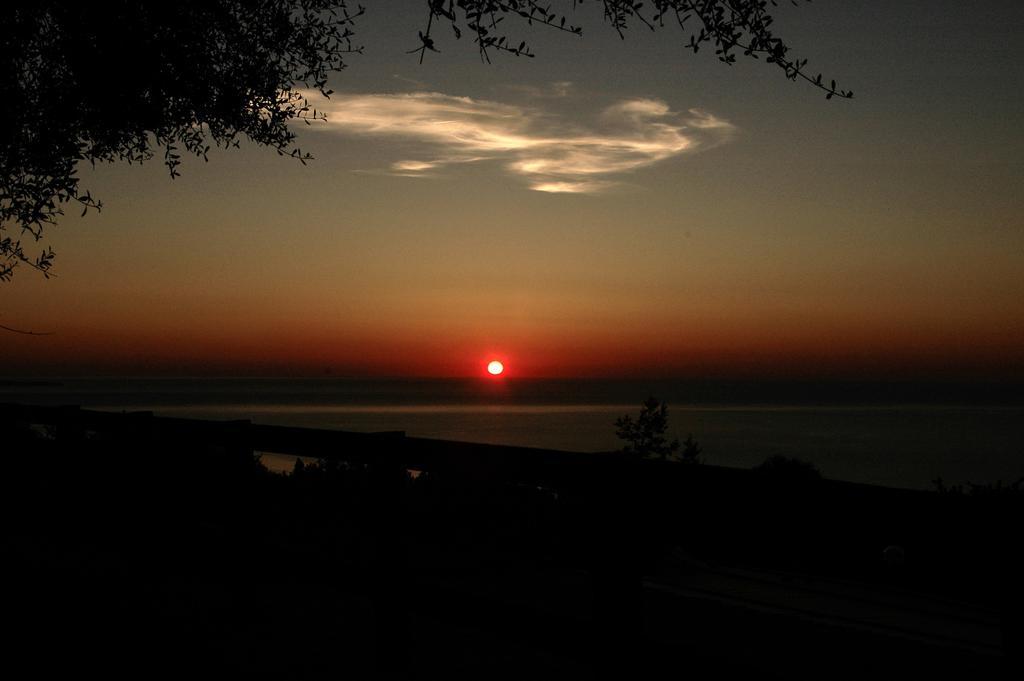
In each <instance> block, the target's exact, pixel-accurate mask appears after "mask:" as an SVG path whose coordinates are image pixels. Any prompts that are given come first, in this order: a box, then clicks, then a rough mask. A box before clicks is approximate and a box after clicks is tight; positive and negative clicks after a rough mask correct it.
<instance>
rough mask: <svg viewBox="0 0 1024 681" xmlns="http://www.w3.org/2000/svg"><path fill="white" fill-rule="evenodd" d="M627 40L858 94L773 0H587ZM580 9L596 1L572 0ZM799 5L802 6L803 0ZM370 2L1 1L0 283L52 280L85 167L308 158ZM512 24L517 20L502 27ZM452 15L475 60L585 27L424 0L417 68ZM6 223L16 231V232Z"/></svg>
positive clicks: (540, 12)
mask: <svg viewBox="0 0 1024 681" xmlns="http://www.w3.org/2000/svg"><path fill="white" fill-rule="evenodd" d="M598 1H600V6H601V8H602V9H603V20H604V22H605V23H607V24H609V25H610V26H611V27H612V28H613V29H614V30H615V31H616V32H617V33H618V34H619V35H620V36H624V34H625V31H626V30H627V29H628V27H629V26H631V25H633V24H636V23H639V24H640V25H641V26H644V27H646V28H648V29H649V30H655V29H657V28H661V27H663V26H665V24H666V23H669V22H671V23H674V24H675V25H676V26H677V27H678V28H679V29H681V30H682V32H683V35H684V37H686V38H687V39H688V42H687V43H686V47H688V48H689V49H691V50H692V51H693V52H697V51H698V50H699V49H700V47H701V46H702V45H706V44H707V45H710V46H712V47H713V48H714V50H715V54H716V55H717V57H718V59H719V60H720V61H722V62H724V63H726V64H733V63H735V61H736V60H737V55H742V56H745V57H749V58H753V59H759V58H761V57H764V60H765V61H766V62H768V63H771V64H774V65H776V66H778V67H780V68H781V69H782V70H783V71H784V74H785V76H786V77H787V78H789V79H791V80H803V81H806V82H808V83H810V84H811V85H813V86H814V87H816V88H818V89H820V90H822V91H824V92H825V94H826V97H828V98H830V99H831V98H832V97H833V96H838V97H844V98H849V97H852V96H853V93H852V92H850V91H849V90H841V89H839V88H838V87H837V86H836V84H835V81H830V82H829V83H828V84H826V83H825V81H824V79H823V78H822V76H821V75H820V74H818V75H815V76H811V75H810V74H809V73H808V72H806V71H805V68H806V65H807V60H805V59H798V58H793V57H791V56H790V55H789V47H788V46H787V45H786V44H785V43H784V42H783V41H782V40H781V39H779V38H777V37H776V36H775V35H774V34H773V32H772V23H773V18H772V12H771V10H772V8H773V7H775V6H776V2H775V0H653V2H651V3H650V5H645V4H644V2H642V1H641V0H592V1H591V4H592V5H597V4H598ZM563 4H564V5H565V6H566V11H574V10H575V9H576V8H577V6H580V5H583V4H585V0H563ZM794 4H796V2H795V0H794ZM365 12H366V10H365V8H364V7H363V6H362V5H355V4H353V3H352V2H351V0H268V1H266V2H261V3H250V2H244V0H178V1H176V2H173V3H170V2H146V1H145V0H119V1H115V2H109V3H63V2H56V1H54V0H35V1H33V2H27V1H25V0H12V2H8V3H6V4H5V5H4V7H3V8H2V9H0V21H2V22H3V25H4V31H3V32H2V33H0V92H2V93H3V94H4V99H5V106H4V107H3V108H2V110H0V282H5V281H9V280H10V279H11V277H12V276H13V274H14V272H15V270H16V268H17V267H19V266H21V265H27V266H28V267H30V268H33V269H35V270H37V271H39V272H41V273H42V274H43V275H44V276H47V277H49V276H52V272H51V268H52V265H53V259H54V252H53V249H52V248H49V247H41V250H40V251H39V252H38V253H37V254H32V253H30V252H28V251H27V250H26V246H24V245H23V244H22V240H23V239H24V240H25V241H26V242H29V241H31V242H34V243H38V242H40V241H41V240H42V239H43V238H44V232H45V230H46V229H48V228H50V227H52V226H53V225H55V224H56V222H57V220H58V218H59V217H60V216H61V215H63V214H64V210H65V208H66V207H67V206H68V205H70V204H78V205H80V206H81V208H82V212H83V214H86V213H88V212H89V211H90V210H97V211H98V210H101V209H102V207H103V204H102V203H101V202H100V201H98V200H96V199H95V198H94V197H93V196H92V195H91V194H90V193H89V192H88V191H86V190H83V189H82V188H81V187H80V185H79V178H78V175H77V171H78V167H79V164H80V163H82V162H88V163H89V164H91V165H93V166H95V165H96V164H97V163H115V162H125V163H129V164H134V163H143V162H145V161H149V160H151V159H152V158H153V157H154V156H155V155H157V154H158V153H161V154H162V157H163V163H164V165H165V166H166V167H167V169H168V173H169V174H170V176H171V177H172V178H174V177H177V176H178V175H179V174H180V170H179V169H180V166H181V163H182V155H183V154H187V155H191V156H195V157H198V158H202V159H203V160H207V159H208V153H209V151H210V150H211V149H212V148H213V147H218V148H232V147H238V146H239V144H240V141H241V140H243V139H244V140H248V141H250V142H252V143H255V144H256V145H259V146H266V147H270V148H272V149H274V150H275V151H276V152H277V153H278V154H279V155H282V156H288V157H291V158H295V159H297V160H298V161H299V162H301V163H303V164H304V163H306V162H307V161H309V160H310V159H311V158H312V156H311V155H310V154H308V153H306V152H304V151H302V150H301V149H300V148H299V147H297V146H296V144H295V141H296V133H295V132H294V130H293V129H292V128H291V127H289V124H290V123H291V122H293V121H295V120H302V121H305V122H306V123H309V122H310V121H313V120H322V119H324V118H325V116H324V115H323V114H322V113H321V112H319V111H317V110H316V109H315V108H313V107H311V106H310V104H309V102H308V100H307V99H306V98H305V97H304V95H303V93H304V92H306V91H308V90H311V89H312V90H316V91H319V92H320V93H321V94H322V95H324V96H328V97H329V96H330V94H331V90H330V89H329V88H328V86H327V81H328V77H329V76H330V75H331V74H333V73H336V72H338V71H341V70H342V69H344V68H346V66H347V61H346V60H347V58H348V57H349V56H350V55H352V54H357V53H361V52H362V51H363V48H362V47H361V46H359V45H357V44H356V43H355V42H354V35H355V33H354V28H355V25H356V22H357V20H358V19H359V18H360V17H361V16H363V14H364V13H365ZM506 20H508V21H507V22H506ZM442 24H447V25H448V26H449V27H450V28H451V30H452V32H453V34H454V36H455V38H456V39H458V38H460V37H461V35H462V33H463V31H468V32H469V34H470V35H472V36H473V42H474V43H475V44H476V46H477V49H478V51H479V54H480V58H481V59H482V60H483V61H485V62H489V61H490V58H491V57H490V55H491V53H493V52H505V53H508V54H511V55H514V56H525V57H533V56H534V53H533V51H532V50H531V48H530V47H529V45H528V44H527V43H526V41H525V40H518V41H517V40H515V39H513V38H511V37H510V34H509V33H508V32H507V31H506V30H505V28H506V26H509V27H510V28H511V27H512V26H513V25H514V26H517V27H519V28H522V27H530V26H533V25H534V24H540V25H542V26H545V27H549V28H552V29H555V30H557V31H561V32H565V33H568V34H573V35H576V36H580V35H582V32H583V29H582V28H581V27H580V26H578V25H576V24H575V23H573V22H571V21H569V19H568V16H567V14H566V13H561V14H559V13H557V12H553V11H552V10H551V6H550V4H544V3H542V2H539V1H538V0H428V2H427V21H426V26H425V30H422V31H420V33H419V40H420V45H419V46H418V47H416V48H414V49H412V50H410V51H409V52H410V53H414V54H418V55H419V61H420V62H421V63H422V62H423V61H424V58H425V56H426V53H427V52H428V51H435V52H436V51H438V47H437V42H436V40H435V37H434V36H433V32H435V31H436V30H437V27H438V26H439V25H442ZM11 232H18V233H19V236H18V237H14V236H12V235H11Z"/></svg>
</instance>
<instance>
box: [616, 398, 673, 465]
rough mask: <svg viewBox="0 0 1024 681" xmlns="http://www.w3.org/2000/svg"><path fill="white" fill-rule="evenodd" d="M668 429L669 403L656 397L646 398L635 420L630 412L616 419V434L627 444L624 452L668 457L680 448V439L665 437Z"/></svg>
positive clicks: (661, 457) (662, 457)
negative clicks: (670, 439)
mask: <svg viewBox="0 0 1024 681" xmlns="http://www.w3.org/2000/svg"><path fill="white" fill-rule="evenodd" d="M667 430H668V405H667V404H665V403H664V402H661V401H660V400H658V399H657V398H656V397H648V398H647V399H646V400H644V403H643V406H642V407H641V409H640V415H639V416H638V417H637V419H636V420H635V421H634V420H633V417H632V416H629V415H628V414H627V415H626V416H623V417H621V418H618V419H615V434H616V435H617V436H618V437H619V438H620V439H622V440H625V441H626V445H625V446H624V447H623V448H622V450H623V451H624V452H630V453H634V454H640V455H641V456H655V457H658V458H660V459H668V458H670V457H671V456H672V455H673V454H675V453H676V451H677V450H678V449H679V440H678V439H675V438H674V439H673V440H672V441H671V442H669V440H668V438H666V437H665V433H666V431H667Z"/></svg>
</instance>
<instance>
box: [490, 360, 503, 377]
mask: <svg viewBox="0 0 1024 681" xmlns="http://www.w3.org/2000/svg"><path fill="white" fill-rule="evenodd" d="M487 373H489V374H490V375H491V376H501V375H502V374H503V373H505V365H504V364H502V363H501V362H499V361H498V360H496V359H495V360H491V361H490V362H488V364H487Z"/></svg>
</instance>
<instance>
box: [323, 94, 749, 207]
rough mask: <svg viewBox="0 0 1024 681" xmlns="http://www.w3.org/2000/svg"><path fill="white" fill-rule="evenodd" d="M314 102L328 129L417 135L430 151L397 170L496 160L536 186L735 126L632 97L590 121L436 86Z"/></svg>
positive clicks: (605, 176)
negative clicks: (435, 89) (438, 89)
mask: <svg viewBox="0 0 1024 681" xmlns="http://www.w3.org/2000/svg"><path fill="white" fill-rule="evenodd" d="M317 109H318V110H320V111H323V112H324V113H325V114H327V123H326V125H327V126H328V129H330V130H333V131H336V132H338V133H341V134H364V135H377V136H381V137H394V138H403V139H407V140H415V141H418V142H420V143H422V145H423V155H422V156H423V157H422V158H418V159H403V160H399V161H396V162H394V163H392V164H391V172H392V174H395V175H403V176H423V175H426V174H428V173H429V172H430V171H434V170H437V169H438V168H441V167H443V166H445V165H449V164H453V163H473V162H477V161H483V160H488V159H492V160H496V161H499V162H501V163H502V164H503V167H504V168H505V170H506V171H507V172H509V173H511V174H513V175H517V176H521V177H523V178H525V179H526V180H527V182H528V186H529V187H530V188H531V189H534V190H536V191H543V192H563V193H597V192H601V191H605V190H607V189H609V188H611V187H613V186H615V184H616V183H615V181H614V179H613V176H616V175H621V174H623V173H628V172H630V171H633V170H636V169H638V168H643V167H646V166H650V165H652V164H654V163H657V162H659V161H663V160H666V159H669V158H672V157H674V156H678V155H681V154H684V153H690V152H693V151H695V150H697V149H700V148H706V147H708V146H712V145H714V144H718V143H720V142H722V141H724V140H726V139H728V137H729V135H730V134H731V132H732V131H733V129H734V128H733V126H732V125H731V124H730V123H728V122H726V121H724V120H722V119H720V118H716V117H714V116H712V115H710V114H707V113H704V112H701V111H698V110H695V109H691V110H690V111H688V112H686V113H679V112H674V111H672V110H671V109H670V108H669V107H668V105H667V104H666V103H665V102H662V101H660V100H656V99H630V100H624V101H620V102H617V103H615V104H613V105H612V106H609V107H607V108H606V109H604V110H603V111H602V112H600V114H599V115H598V116H596V117H595V119H594V120H593V121H592V122H591V123H590V124H589V125H583V124H581V123H580V122H578V121H576V120H568V119H566V118H564V117H562V118H559V117H557V116H555V115H553V114H549V113H545V112H543V111H540V110H538V109H535V108H526V107H520V106H514V105H510V104H502V103H500V102H493V101H487V100H477V99H471V98H469V97H453V96H450V95H445V94H441V93H437V92H414V93H407V94H393V95H384V94H364V95H358V94H349V95H344V94H336V95H334V96H333V97H332V98H331V99H330V100H328V101H326V102H325V103H323V104H322V105H318V106H317Z"/></svg>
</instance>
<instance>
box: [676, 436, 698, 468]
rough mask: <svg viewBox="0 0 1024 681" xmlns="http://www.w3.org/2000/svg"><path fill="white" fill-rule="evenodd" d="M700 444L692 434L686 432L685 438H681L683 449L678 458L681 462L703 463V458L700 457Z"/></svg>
mask: <svg viewBox="0 0 1024 681" xmlns="http://www.w3.org/2000/svg"><path fill="white" fill-rule="evenodd" d="M702 451H704V450H703V449H701V446H700V445H699V444H698V443H697V441H696V440H694V439H693V435H692V434H688V435H687V436H686V439H685V440H683V451H682V453H681V454H680V455H679V460H680V461H682V462H683V463H704V460H703V459H701V458H700V455H701V452H702Z"/></svg>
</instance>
